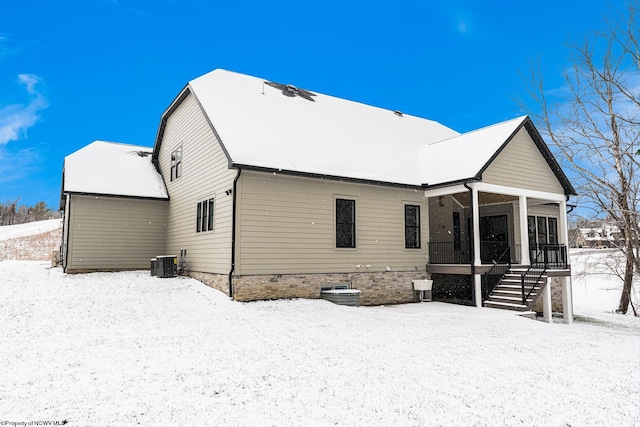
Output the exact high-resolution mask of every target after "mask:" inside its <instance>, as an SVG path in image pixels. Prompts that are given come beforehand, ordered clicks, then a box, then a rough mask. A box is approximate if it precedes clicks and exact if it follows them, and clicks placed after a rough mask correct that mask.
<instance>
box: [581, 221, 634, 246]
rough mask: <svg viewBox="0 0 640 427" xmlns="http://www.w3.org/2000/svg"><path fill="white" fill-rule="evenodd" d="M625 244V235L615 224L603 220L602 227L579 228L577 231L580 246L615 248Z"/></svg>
mask: <svg viewBox="0 0 640 427" xmlns="http://www.w3.org/2000/svg"><path fill="white" fill-rule="evenodd" d="M622 246H624V236H623V235H622V233H621V231H620V228H619V227H618V226H617V225H615V224H608V223H606V222H603V223H602V225H601V226H600V227H587V228H579V229H578V230H577V233H576V247H578V248H597V249H602V248H615V247H622Z"/></svg>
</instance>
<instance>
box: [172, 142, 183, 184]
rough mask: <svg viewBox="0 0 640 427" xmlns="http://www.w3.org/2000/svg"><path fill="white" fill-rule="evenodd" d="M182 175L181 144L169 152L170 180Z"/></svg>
mask: <svg viewBox="0 0 640 427" xmlns="http://www.w3.org/2000/svg"><path fill="white" fill-rule="evenodd" d="M181 175H182V146H180V147H178V148H176V149H175V150H174V151H173V152H172V153H171V181H174V180H176V179H178V178H180V176H181Z"/></svg>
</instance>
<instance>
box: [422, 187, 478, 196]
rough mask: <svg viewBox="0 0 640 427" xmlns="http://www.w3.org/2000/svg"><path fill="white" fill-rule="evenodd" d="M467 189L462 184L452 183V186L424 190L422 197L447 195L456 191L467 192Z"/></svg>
mask: <svg viewBox="0 0 640 427" xmlns="http://www.w3.org/2000/svg"><path fill="white" fill-rule="evenodd" d="M468 191H469V189H467V188H466V187H465V186H464V185H454V186H453V187H442V188H434V189H433V190H424V197H426V198H427V199H428V198H430V197H438V196H448V195H450V194H456V193H467V192H468Z"/></svg>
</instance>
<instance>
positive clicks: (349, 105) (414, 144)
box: [154, 69, 576, 195]
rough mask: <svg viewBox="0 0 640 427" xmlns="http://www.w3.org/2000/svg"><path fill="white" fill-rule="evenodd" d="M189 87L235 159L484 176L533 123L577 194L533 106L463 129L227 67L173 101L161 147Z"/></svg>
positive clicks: (413, 176) (318, 168)
mask: <svg viewBox="0 0 640 427" xmlns="http://www.w3.org/2000/svg"><path fill="white" fill-rule="evenodd" d="M190 93H191V94H193V95H194V96H195V97H196V99H197V100H198V102H199V104H200V105H201V107H202V109H203V112H204V114H205V115H206V116H207V118H208V120H209V122H210V123H211V125H212V127H213V129H214V131H215V132H216V133H217V135H218V136H219V138H220V142H221V143H222V145H223V147H224V149H225V152H226V153H227V156H228V159H229V162H230V164H231V165H232V166H233V167H250V168H257V169H265V170H273V171H282V172H287V173H300V174H310V175H319V176H323V177H338V178H351V179H356V180H364V181H374V182H381V183H391V184H400V185H408V186H417V187H425V186H429V187H431V186H434V185H446V184H448V183H454V182H457V181H460V180H465V179H474V178H476V177H478V176H480V175H481V174H482V172H483V171H484V169H485V168H486V167H487V166H488V165H489V164H490V162H491V161H492V159H494V158H495V156H496V155H497V153H499V151H500V150H501V149H502V148H503V147H504V146H505V145H506V144H507V143H508V141H509V140H510V138H511V137H512V136H513V135H514V134H515V133H516V132H517V131H518V130H519V129H520V128H521V127H523V126H524V127H526V129H527V131H528V132H529V134H530V135H531V136H532V138H533V139H534V142H535V143H536V145H537V146H538V148H539V149H540V151H541V153H542V155H543V156H544V157H545V158H546V159H547V162H548V164H549V166H550V168H551V169H552V170H553V172H554V173H555V174H556V177H557V178H558V180H559V181H560V183H561V184H562V186H563V187H564V188H565V194H568V195H569V194H576V193H575V190H574V189H573V187H572V186H571V184H570V183H569V181H568V179H567V177H566V176H565V175H564V173H563V172H562V170H561V169H560V166H559V165H558V164H557V162H556V160H555V159H554V158H553V155H552V154H551V152H550V151H549V149H548V147H547V146H546V145H545V144H544V141H543V140H542V137H541V136H540V135H539V133H538V132H537V130H535V127H534V126H533V123H532V122H531V120H530V119H529V118H528V117H527V116H523V117H518V118H516V119H513V120H509V121H506V122H503V123H499V124H496V125H492V126H488V127H486V128H482V129H479V130H475V131H472V132H468V133H465V134H462V135H461V134H460V133H458V132H456V131H455V130H453V129H450V128H448V127H446V126H444V125H442V124H440V123H438V122H436V121H433V120H428V119H424V118H420V117H415V116H411V115H408V114H403V113H401V112H399V111H391V110H385V109H382V108H378V107H373V106H370V105H366V104H361V103H358V102H353V101H349V100H345V99H341V98H336V97H333V96H329V95H323V94H320V93H317V92H311V91H308V90H305V89H299V88H296V87H295V86H292V85H286V84H280V83H275V82H271V81H268V80H265V79H261V78H257V77H252V76H247V75H244V74H239V73H234V72H231V71H226V70H221V69H218V70H214V71H212V72H210V73H207V74H205V75H203V76H201V77H198V78H196V79H194V80H192V81H190V82H189V83H188V84H187V86H186V87H185V89H184V90H183V91H182V92H181V93H180V95H179V96H178V97H177V98H176V100H175V101H174V102H173V104H172V105H171V106H170V107H169V108H168V109H167V110H166V111H165V113H164V114H163V117H162V121H161V123H160V128H159V130H158V135H157V139H156V144H155V147H154V155H156V154H157V153H158V151H159V148H160V144H162V138H163V134H164V126H165V125H166V121H167V118H168V117H169V116H170V115H171V114H172V112H173V111H175V109H176V108H177V106H178V105H180V103H181V102H182V101H183V100H184V99H185V98H186V97H187V96H188V95H189V94H190ZM454 159H455V163H454Z"/></svg>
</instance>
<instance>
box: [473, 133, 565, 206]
mask: <svg viewBox="0 0 640 427" xmlns="http://www.w3.org/2000/svg"><path fill="white" fill-rule="evenodd" d="M482 182H486V183H490V184H497V185H504V186H508V187H517V188H526V189H529V190H537V191H545V192H548V193H559V194H564V189H563V188H562V185H560V182H559V181H558V179H557V178H556V176H555V175H554V173H553V171H552V170H551V168H549V165H548V163H547V161H546V160H545V159H544V157H542V154H540V150H538V147H537V146H536V145H535V143H534V142H533V140H532V139H531V137H530V136H529V133H528V132H527V130H526V129H525V128H524V127H523V128H522V129H520V130H519V131H518V133H517V134H516V135H515V136H514V137H513V139H512V140H511V141H510V142H509V144H508V145H507V146H506V147H505V148H504V150H502V152H501V153H500V154H499V155H498V157H497V158H496V159H495V160H494V161H493V162H492V163H491V165H490V166H489V167H488V168H487V170H485V172H484V173H483V174H482Z"/></svg>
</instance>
